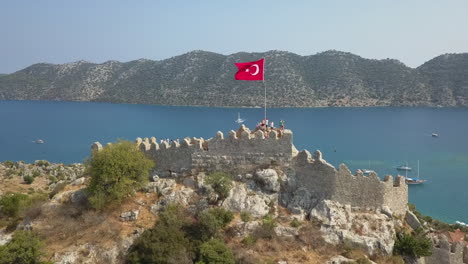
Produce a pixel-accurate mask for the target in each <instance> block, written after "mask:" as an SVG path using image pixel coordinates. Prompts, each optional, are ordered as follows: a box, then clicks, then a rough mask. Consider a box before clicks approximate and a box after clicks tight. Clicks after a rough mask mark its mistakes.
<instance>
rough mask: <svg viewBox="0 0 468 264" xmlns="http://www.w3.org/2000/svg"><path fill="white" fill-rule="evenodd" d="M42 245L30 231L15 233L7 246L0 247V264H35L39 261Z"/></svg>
mask: <svg viewBox="0 0 468 264" xmlns="http://www.w3.org/2000/svg"><path fill="white" fill-rule="evenodd" d="M42 247H43V243H42V242H41V240H40V239H39V236H38V235H37V234H36V233H34V232H30V231H16V232H15V234H14V235H13V238H12V240H11V241H10V242H8V244H6V245H4V246H0V264H10V263H15V264H36V263H44V262H41V261H40V258H41V256H42V255H43V252H42Z"/></svg>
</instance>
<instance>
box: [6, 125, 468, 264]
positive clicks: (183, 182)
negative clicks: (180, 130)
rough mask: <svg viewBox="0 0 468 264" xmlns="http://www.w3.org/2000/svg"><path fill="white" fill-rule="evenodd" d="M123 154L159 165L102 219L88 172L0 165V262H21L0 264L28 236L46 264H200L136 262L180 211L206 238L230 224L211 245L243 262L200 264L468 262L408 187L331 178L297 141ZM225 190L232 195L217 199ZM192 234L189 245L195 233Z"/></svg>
mask: <svg viewBox="0 0 468 264" xmlns="http://www.w3.org/2000/svg"><path fill="white" fill-rule="evenodd" d="M127 143H128V144H129V146H130V147H131V148H133V150H134V151H135V152H136V153H138V154H141V153H140V152H139V151H141V152H143V153H144V154H145V155H142V156H143V157H146V158H149V159H153V160H154V161H156V166H155V167H154V168H153V169H152V171H151V174H148V176H149V177H150V179H151V181H150V182H145V184H144V185H141V186H140V187H139V188H138V189H136V190H135V192H134V193H133V194H132V195H129V196H127V197H126V199H125V200H124V201H123V202H122V203H121V204H115V205H113V206H110V207H108V208H106V209H105V210H94V209H92V208H90V204H89V202H90V201H91V199H92V197H90V195H91V192H90V185H91V183H92V180H93V177H92V175H89V172H90V170H89V166H90V165H89V163H88V164H87V165H86V166H88V167H87V168H86V169H85V166H83V165H82V164H71V165H63V164H51V163H49V162H47V161H36V162H35V163H34V164H25V163H24V162H11V161H6V162H3V163H0V186H2V189H1V190H0V263H20V262H14V261H9V262H8V261H7V262H6V261H3V260H5V258H2V254H1V253H5V254H6V253H8V256H11V255H14V254H15V253H16V252H17V248H18V246H17V245H18V243H19V242H17V241H18V240H19V239H18V237H19V236H20V235H21V234H23V236H24V235H26V234H27V233H28V232H29V234H32V233H36V234H38V235H39V237H40V238H41V239H42V240H43V242H44V248H43V251H44V252H43V254H42V255H41V256H40V257H41V258H42V260H44V261H49V262H47V263H59V264H72V263H90V264H91V263H113V264H120V263H193V262H192V260H193V258H192V257H189V256H188V257H187V256H186V258H184V259H185V260H187V261H184V262H181V261H179V260H172V261H168V262H129V260H130V258H129V257H128V256H129V255H130V254H131V253H132V252H135V248H137V249H138V246H135V245H142V244H141V243H143V244H148V245H149V244H154V245H162V244H164V241H159V240H151V239H149V240H148V239H147V238H148V234H152V233H156V230H159V231H158V232H162V231H161V230H163V229H155V228H156V226H157V225H158V224H159V223H164V221H165V220H164V219H166V218H165V217H167V212H168V210H170V209H168V208H170V207H171V206H172V205H179V206H180V208H183V210H185V211H183V212H184V213H183V214H180V215H177V216H178V217H185V218H187V220H188V222H187V223H186V225H185V227H184V228H188V227H190V226H192V227H196V228H197V229H196V230H199V228H201V227H204V226H203V225H201V224H202V223H205V222H203V221H207V220H206V219H208V218H206V219H205V218H203V217H202V216H207V214H208V215H209V214H212V215H211V216H209V217H211V218H209V219H213V218H214V219H221V218H222V219H227V220H226V223H225V226H223V227H222V228H220V229H219V230H218V231H219V232H218V231H214V233H212V235H211V236H212V238H213V239H214V237H216V239H221V240H222V241H223V243H225V244H226V246H227V247H228V248H229V252H232V254H231V255H233V258H234V257H235V259H236V261H235V262H234V260H232V261H226V262H203V263H229V264H230V263H247V264H256V263H276V264H299V263H312V264H323V263H328V264H340V263H341V264H344V263H382V264H395V263H399V264H402V263H412V264H413V263H418V264H463V263H468V241H467V236H466V233H467V232H468V228H465V227H461V226H455V225H448V224H443V223H441V222H440V221H437V220H435V219H432V218H430V217H428V216H423V215H421V214H420V213H418V212H417V211H416V208H415V207H414V206H408V204H407V202H408V187H407V185H406V183H405V181H404V178H403V177H402V176H396V177H392V176H390V175H387V176H385V177H384V179H383V180H382V179H380V178H379V177H378V176H377V174H375V173H371V174H370V175H368V176H365V175H364V174H363V173H362V172H361V171H360V170H358V171H357V172H356V173H355V174H352V173H351V172H350V171H349V169H348V168H347V167H346V166H345V165H340V166H339V168H335V167H334V166H332V165H331V164H329V163H327V161H326V160H325V159H324V157H322V154H321V153H320V151H318V150H317V151H315V152H314V154H313V155H311V154H310V153H309V152H308V151H307V150H302V151H298V150H297V149H296V148H295V147H294V144H293V133H292V131H290V130H273V131H267V130H265V131H262V130H257V131H250V130H249V129H248V128H247V127H245V126H241V127H240V128H239V130H238V131H230V132H229V133H228V134H227V136H226V137H225V136H224V134H223V133H222V132H220V131H219V132H217V133H216V134H215V136H214V137H213V138H210V139H207V140H204V139H203V138H189V137H187V138H184V139H183V140H181V141H179V140H176V141H172V142H168V141H164V140H161V141H158V140H157V139H156V138H154V137H153V138H144V139H141V138H137V140H136V142H135V145H133V143H131V142H127ZM117 144H119V143H117ZM117 144H115V143H114V144H110V145H109V144H108V145H107V146H113V145H114V146H115V145H117ZM107 146H106V147H103V146H102V144H100V143H99V142H95V143H94V144H93V145H92V147H91V153H92V155H93V156H94V157H95V156H96V155H99V153H106V151H107V150H109V147H107ZM135 146H136V147H138V149H139V150H138V149H134V147H135ZM216 174H217V175H218V178H216V181H214V182H213V181H212V179H213V175H216ZM28 177H31V178H33V179H32V180H31V181H27V179H28ZM210 179H211V180H210ZM227 179H229V180H228V184H226V185H224V186H229V188H227V189H223V190H224V191H223V190H221V191H220V189H219V187H220V186H222V185H219V184H221V182H223V181H226V180H227ZM15 201H16V202H15ZM12 204H17V207H18V208H17V210H12V209H14V207H12V206H11V205H12ZM181 212H182V211H181ZM228 215H230V216H229V217H228ZM174 216H175V215H174ZM217 217H219V218H217ZM225 217H226V218H225ZM171 219H172V220H171V221H172V222H170V223H171V224H174V223H177V221H175V219H174V218H171ZM210 221H211V220H210ZM216 221H218V220H214V222H207V223H213V224H216V225H218V224H219V223H218V224H217V222H216ZM187 224H188V225H187ZM192 224H194V225H192ZM198 224H199V225H198ZM152 226H153V227H152ZM167 227H168V228H170V227H171V226H167ZM457 228H459V229H457ZM460 229H462V230H460ZM15 230H16V231H15ZM164 230H165V229H164ZM164 230H163V231H164ZM184 230H188V231H186V234H185V235H186V236H187V237H189V236H193V237H195V236H196V235H197V234H198V233H199V232H195V234H193V233H190V232H189V231H190V230H192V231H193V230H195V229H184ZM200 230H202V231H201V232H202V233H203V232H205V233H209V232H211V231H209V230H211V229H200ZM30 231H32V232H30ZM173 231H175V230H173ZM24 232H26V233H24ZM145 234H146V235H145ZM162 234H163V236H164V237H166V236H170V233H168V232H163V233H162ZM151 237H152V236H150V238H151ZM36 239H37V238H36ZM210 241H211V240H210ZM421 241H422V242H421ZM169 242H170V241H169ZM169 242H168V241H166V243H169ZM30 244H31V243H29V244H26V246H30ZM169 245H170V244H169ZM194 245H195V244H194ZM424 245H425V246H424ZM423 246H424V248H425V250H422V249H421V248H422V247H423ZM23 247H25V246H24V245H23ZM156 249H158V250H161V249H160V248H156ZM2 250H3V251H2ZM19 252H20V253H21V252H23V251H19ZM151 252H152V251H151ZM151 252H149V253H147V254H151ZM422 252H425V253H422ZM177 254H178V255H179V254H180V255H183V251H177ZM2 261H3V262H2ZM196 263H201V262H196Z"/></svg>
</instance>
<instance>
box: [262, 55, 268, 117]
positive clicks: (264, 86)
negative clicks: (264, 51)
mask: <svg viewBox="0 0 468 264" xmlns="http://www.w3.org/2000/svg"><path fill="white" fill-rule="evenodd" d="M263 88H264V89H265V122H266V120H267V112H266V105H267V102H266V85H265V58H263ZM265 125H266V126H268V124H265Z"/></svg>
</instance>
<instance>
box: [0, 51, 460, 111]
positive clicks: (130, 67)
mask: <svg viewBox="0 0 468 264" xmlns="http://www.w3.org/2000/svg"><path fill="white" fill-rule="evenodd" d="M259 57H265V59H266V60H265V63H266V65H265V79H266V80H265V83H262V82H243V81H235V80H234V73H235V72H236V70H237V69H236V67H235V66H234V63H235V62H239V61H253V60H256V59H258V58H259ZM263 85H266V87H267V89H268V97H267V103H268V105H269V106H272V107H322V106H468V53H458V54H453V53H450V54H443V55H440V56H437V57H435V58H433V59H431V60H429V61H427V62H425V63H424V64H422V65H420V66H418V67H417V68H411V67H409V66H406V65H405V64H404V63H402V62H401V61H399V60H395V59H389V58H387V59H367V58H363V57H361V56H359V55H355V54H353V53H350V52H342V51H336V50H327V51H324V52H320V53H317V54H314V55H308V56H301V55H298V54H295V53H291V52H288V51H277V50H272V51H267V52H255V53H249V52H237V53H233V54H230V55H223V54H219V53H214V52H207V51H202V50H195V51H191V52H187V53H184V54H181V55H178V56H174V57H171V58H167V59H163V60H149V59H138V60H132V61H129V62H119V61H115V60H109V61H106V62H103V63H92V62H87V61H83V60H80V61H76V62H71V63H65V64H50V63H37V64H33V65H31V66H29V67H26V68H24V69H22V70H19V71H17V72H14V73H11V74H6V75H1V74H0V100H52V101H97V102H113V103H140V104H159V105H188V106H224V107H255V106H260V105H263V88H264V87H263Z"/></svg>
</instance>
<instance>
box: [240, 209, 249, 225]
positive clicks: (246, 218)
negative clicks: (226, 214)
mask: <svg viewBox="0 0 468 264" xmlns="http://www.w3.org/2000/svg"><path fill="white" fill-rule="evenodd" d="M240 218H241V220H242V222H244V223H247V222H250V220H252V214H251V213H249V212H245V211H244V212H241V213H240Z"/></svg>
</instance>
